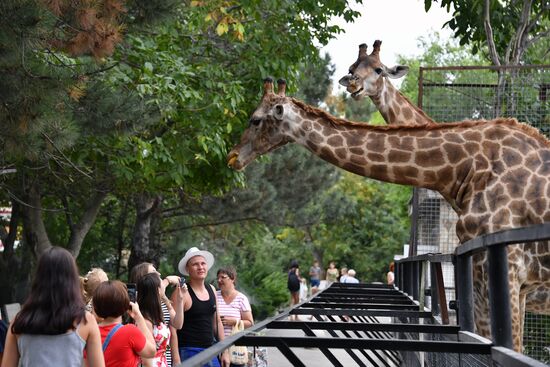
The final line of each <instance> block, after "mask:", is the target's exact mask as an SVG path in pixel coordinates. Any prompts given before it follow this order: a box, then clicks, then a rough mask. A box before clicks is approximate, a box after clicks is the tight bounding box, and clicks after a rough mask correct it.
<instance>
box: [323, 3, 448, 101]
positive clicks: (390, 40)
mask: <svg viewBox="0 0 550 367" xmlns="http://www.w3.org/2000/svg"><path fill="white" fill-rule="evenodd" d="M351 8H352V9H354V10H357V11H359V12H360V13H361V14H362V16H361V17H359V18H357V20H356V21H355V22H354V23H346V22H345V21H343V20H342V19H338V18H335V19H333V24H337V25H339V26H340V27H341V28H343V29H344V30H345V33H341V34H339V35H338V36H337V38H335V39H333V40H332V41H330V42H329V44H328V45H327V46H325V47H323V48H322V49H321V53H324V52H327V53H328V54H330V56H331V59H332V63H333V64H335V66H336V72H335V73H334V76H333V79H334V80H333V87H335V89H334V92H335V93H336V92H339V91H343V90H344V88H343V87H341V86H339V85H338V80H339V79H340V78H341V77H342V76H344V75H345V74H347V73H348V68H349V66H350V65H351V64H352V63H354V62H355V60H356V59H357V53H358V51H359V45H360V44H361V43H366V44H367V45H368V49H367V52H368V53H370V52H371V51H372V44H373V43H374V41H375V40H377V39H379V40H381V41H382V46H381V49H380V60H381V61H382V63H384V64H385V65H386V66H389V67H391V66H394V65H396V63H397V61H396V60H397V55H404V56H416V55H419V54H420V52H421V51H422V50H420V49H418V47H417V39H418V38H419V37H421V36H427V35H428V34H430V33H431V32H432V31H438V32H440V34H441V35H442V38H445V36H447V37H448V36H450V34H451V32H450V31H449V30H448V29H444V30H442V29H441V27H442V26H443V24H444V23H445V22H446V21H448V20H449V19H451V14H448V13H447V12H446V11H445V9H442V8H440V7H439V4H433V5H432V8H431V9H430V11H429V12H428V13H426V12H425V11H424V0H363V4H362V5H361V4H356V5H352V6H351ZM394 84H397V83H395V81H394ZM337 85H338V86H337Z"/></svg>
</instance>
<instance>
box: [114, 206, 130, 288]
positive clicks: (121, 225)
mask: <svg viewBox="0 0 550 367" xmlns="http://www.w3.org/2000/svg"><path fill="white" fill-rule="evenodd" d="M127 217H128V201H124V203H123V204H122V209H121V210H120V215H119V217H118V221H117V223H118V225H117V229H118V232H117V259H116V268H115V274H116V278H117V279H120V276H121V273H122V271H121V268H122V265H121V264H122V250H124V230H125V229H126V218H127Z"/></svg>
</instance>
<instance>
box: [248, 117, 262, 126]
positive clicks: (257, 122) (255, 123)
mask: <svg viewBox="0 0 550 367" xmlns="http://www.w3.org/2000/svg"><path fill="white" fill-rule="evenodd" d="M260 122H262V120H260V119H250V125H253V126H258V125H260Z"/></svg>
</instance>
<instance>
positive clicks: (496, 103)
mask: <svg viewBox="0 0 550 367" xmlns="http://www.w3.org/2000/svg"><path fill="white" fill-rule="evenodd" d="M418 104H419V106H420V107H421V108H422V109H423V110H424V111H425V112H426V113H427V114H428V115H429V116H430V117H431V118H432V119H434V120H435V121H437V122H440V123H445V122H456V121H463V120H478V119H487V120H490V119H494V118H496V117H513V118H516V119H517V120H518V121H520V122H524V123H526V124H529V125H531V126H534V127H536V128H538V129H539V130H540V131H541V132H542V133H543V134H545V135H546V136H547V137H549V136H550V65H543V66H515V67H475V66H468V67H436V68H421V70H420V81H419V97H418ZM414 195H415V196H416V199H415V200H414V202H416V205H414V206H413V208H412V210H413V218H416V220H415V221H414V220H413V221H414V222H413V223H412V225H413V226H414V227H415V229H414V230H413V231H412V233H413V234H414V238H413V239H412V242H413V244H412V245H413V246H412V247H413V249H415V250H413V254H414V255H421V254H425V253H438V252H439V253H451V252H453V251H454V248H455V247H456V246H457V245H458V239H457V237H456V232H455V224H456V221H457V215H456V213H455V212H454V210H453V209H452V208H451V207H450V205H448V204H447V202H446V201H445V200H444V199H443V198H442V197H441V196H440V195H439V194H438V193H436V192H433V191H430V190H426V189H415V194H414ZM443 274H444V281H445V289H446V294H447V300H454V298H455V294H454V275H453V268H452V265H450V264H447V265H443ZM428 280H429V277H428V278H427V281H428ZM426 306H427V307H429V299H428V300H427V302H426ZM524 352H525V354H527V355H529V356H531V357H533V358H535V359H538V360H540V361H542V362H545V363H550V316H544V315H535V314H530V313H526V317H525V332H524Z"/></svg>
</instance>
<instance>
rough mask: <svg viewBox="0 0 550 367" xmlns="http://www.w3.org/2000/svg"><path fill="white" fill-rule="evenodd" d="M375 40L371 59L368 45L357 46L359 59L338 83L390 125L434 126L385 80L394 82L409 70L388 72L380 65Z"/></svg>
mask: <svg viewBox="0 0 550 367" xmlns="http://www.w3.org/2000/svg"><path fill="white" fill-rule="evenodd" d="M381 44H382V41H380V40H376V41H375V42H374V45H373V50H372V52H371V54H370V55H368V54H367V45H366V44H365V43H363V44H361V45H359V56H358V57H357V61H355V62H354V63H353V64H352V65H351V66H350V67H349V74H348V75H345V76H344V77H342V78H341V79H340V81H339V83H340V84H341V85H343V86H344V87H346V89H347V91H348V92H350V93H351V97H352V98H353V99H355V100H357V101H358V100H361V99H362V98H363V97H364V96H365V95H367V96H369V97H370V98H371V99H372V101H373V102H374V104H375V106H376V108H378V111H380V114H381V115H382V117H383V118H384V120H385V121H386V123H388V124H389V125H392V124H396V125H398V124H402V125H428V124H433V123H435V122H434V121H433V120H432V119H431V118H430V117H428V115H426V114H425V113H424V111H422V110H421V109H420V108H418V107H417V106H415V105H414V104H413V103H412V102H411V101H410V100H409V99H408V98H407V97H405V96H404V95H403V94H402V93H401V92H399V90H397V89H396V88H395V87H394V86H393V85H392V83H391V82H390V81H389V80H388V78H392V79H396V78H400V77H402V76H403V75H405V74H407V72H408V71H409V67H408V66H403V65H397V66H394V67H392V68H388V67H387V66H385V65H384V64H382V63H381V62H380V45H381Z"/></svg>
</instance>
